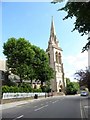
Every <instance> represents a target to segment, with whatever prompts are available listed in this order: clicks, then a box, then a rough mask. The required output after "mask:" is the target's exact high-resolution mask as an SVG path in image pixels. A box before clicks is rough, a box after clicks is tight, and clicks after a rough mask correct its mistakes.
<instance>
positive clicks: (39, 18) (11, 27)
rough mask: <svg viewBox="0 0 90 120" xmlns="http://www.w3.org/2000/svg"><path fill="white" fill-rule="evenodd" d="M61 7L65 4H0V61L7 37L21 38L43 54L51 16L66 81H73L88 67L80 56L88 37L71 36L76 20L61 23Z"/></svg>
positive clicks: (84, 58)
mask: <svg viewBox="0 0 90 120" xmlns="http://www.w3.org/2000/svg"><path fill="white" fill-rule="evenodd" d="M6 1H7V0H6ZM64 5H65V3H64V2H62V3H58V4H51V3H50V2H40V1H39V2H25V1H24V2H2V3H0V18H2V19H0V26H1V27H0V33H1V36H0V59H6V58H5V56H4V55H3V53H2V52H3V47H2V46H3V43H5V42H6V41H7V40H8V38H10V37H15V38H20V37H24V38H25V39H26V40H29V41H30V43H31V44H34V45H36V46H38V47H40V48H41V49H44V50H46V49H47V47H48V41H49V37H50V28H51V19H52V16H53V18H54V24H55V30H56V35H57V38H58V40H59V46H60V47H61V48H62V49H63V56H62V59H63V64H64V72H65V77H69V78H70V79H71V81H73V74H74V73H75V72H76V71H77V70H80V69H83V68H85V67H86V66H87V64H88V57H87V51H86V52H84V53H81V51H82V48H83V46H84V45H85V43H86V42H87V40H86V39H87V37H88V36H81V34H79V33H78V31H74V32H71V31H72V29H73V28H74V22H75V18H73V19H68V20H63V18H64V17H65V15H66V12H64V11H57V10H58V9H59V8H61V7H63V6H64Z"/></svg>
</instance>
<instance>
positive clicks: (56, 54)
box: [55, 52, 58, 63]
mask: <svg viewBox="0 0 90 120" xmlns="http://www.w3.org/2000/svg"><path fill="white" fill-rule="evenodd" d="M55 56H56V63H58V52H56V53H55Z"/></svg>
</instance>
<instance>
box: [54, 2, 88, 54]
mask: <svg viewBox="0 0 90 120" xmlns="http://www.w3.org/2000/svg"><path fill="white" fill-rule="evenodd" d="M54 1H55V2H54ZM62 1H63V0H53V3H57V2H62ZM60 10H64V11H65V12H67V15H66V16H65V17H64V18H63V20H66V19H68V18H73V17H75V18H76V20H75V22H74V28H73V30H72V31H74V30H78V32H79V33H81V35H82V36H83V35H85V34H86V35H87V34H88V33H89V32H90V0H86V2H78V0H75V2H74V0H73V1H72V2H71V0H68V2H67V3H66V4H65V6H64V7H62V8H60V9H58V11H60ZM89 39H90V37H88V40H89ZM87 44H89V45H90V42H89V41H88V43H87ZM87 49H88V45H85V47H83V49H82V52H84V51H85V50H87Z"/></svg>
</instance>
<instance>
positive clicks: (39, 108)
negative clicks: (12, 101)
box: [34, 105, 48, 111]
mask: <svg viewBox="0 0 90 120" xmlns="http://www.w3.org/2000/svg"><path fill="white" fill-rule="evenodd" d="M47 106H48V105H45V106H42V107H40V108H37V109H35V110H34V111H38V110H40V109H42V108H44V107H47Z"/></svg>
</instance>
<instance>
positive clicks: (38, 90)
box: [33, 88, 42, 92]
mask: <svg viewBox="0 0 90 120" xmlns="http://www.w3.org/2000/svg"><path fill="white" fill-rule="evenodd" d="M33 92H42V89H40V88H39V89H33Z"/></svg>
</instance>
